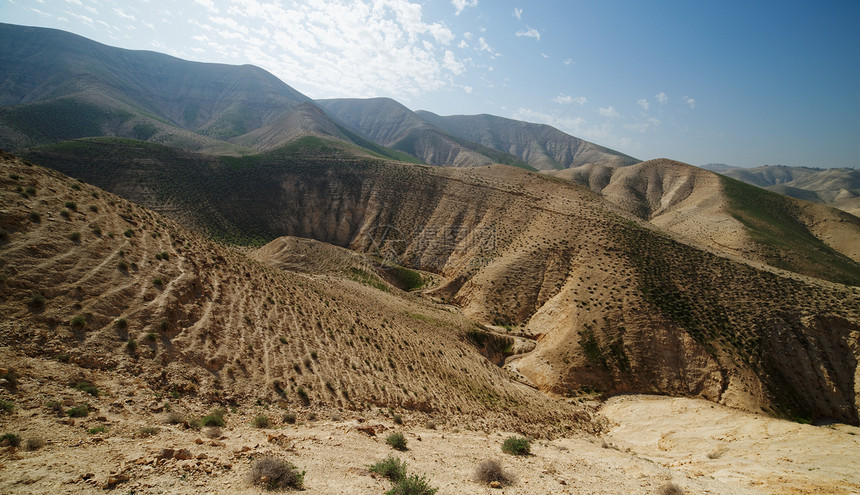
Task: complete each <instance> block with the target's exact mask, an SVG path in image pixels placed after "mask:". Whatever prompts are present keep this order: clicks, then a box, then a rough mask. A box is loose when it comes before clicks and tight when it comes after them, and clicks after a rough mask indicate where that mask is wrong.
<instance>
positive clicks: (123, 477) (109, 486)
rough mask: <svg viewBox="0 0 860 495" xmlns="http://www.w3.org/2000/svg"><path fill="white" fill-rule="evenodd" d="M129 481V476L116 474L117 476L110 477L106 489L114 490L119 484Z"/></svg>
mask: <svg viewBox="0 0 860 495" xmlns="http://www.w3.org/2000/svg"><path fill="white" fill-rule="evenodd" d="M128 480H129V477H128V475H126V474H116V475H113V476H110V477H108V479H107V481H105V484H104V488H106V489H112V488H113V487H114V486H116V485H117V484H119V483H122V482H124V481H128Z"/></svg>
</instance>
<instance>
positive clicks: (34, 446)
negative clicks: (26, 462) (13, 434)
mask: <svg viewBox="0 0 860 495" xmlns="http://www.w3.org/2000/svg"><path fill="white" fill-rule="evenodd" d="M44 446H45V439H44V438H42V437H30V438H28V439H27V440H25V441H24V449H25V450H29V451H31V452H32V451H34V450H39V449H41V448H42V447H44Z"/></svg>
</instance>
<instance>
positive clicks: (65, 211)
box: [60, 210, 72, 220]
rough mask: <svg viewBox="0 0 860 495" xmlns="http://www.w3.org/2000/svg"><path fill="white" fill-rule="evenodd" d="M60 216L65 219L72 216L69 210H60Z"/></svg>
mask: <svg viewBox="0 0 860 495" xmlns="http://www.w3.org/2000/svg"><path fill="white" fill-rule="evenodd" d="M60 216H61V217H63V218H65V219H66V220H68V219H69V218H71V217H72V215H71V214H70V213H69V210H60Z"/></svg>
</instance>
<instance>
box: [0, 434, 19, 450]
mask: <svg viewBox="0 0 860 495" xmlns="http://www.w3.org/2000/svg"><path fill="white" fill-rule="evenodd" d="M0 445H9V446H11V447H17V446H19V445H21V437H19V436H18V435H16V434H14V433H4V434H3V435H2V436H0Z"/></svg>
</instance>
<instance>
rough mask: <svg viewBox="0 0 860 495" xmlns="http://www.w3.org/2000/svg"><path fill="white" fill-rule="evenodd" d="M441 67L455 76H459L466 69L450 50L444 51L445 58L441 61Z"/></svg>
mask: <svg viewBox="0 0 860 495" xmlns="http://www.w3.org/2000/svg"><path fill="white" fill-rule="evenodd" d="M442 66H443V67H445V68H446V69H448V70H449V71H451V72H452V73H454V74H456V75H460V74H462V73H463V71H464V70H466V67H465V66H464V65H463V63H462V62H460V61H459V60H457V57H455V56H454V52H452V51H451V50H445V57H444V58H443V59H442Z"/></svg>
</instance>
